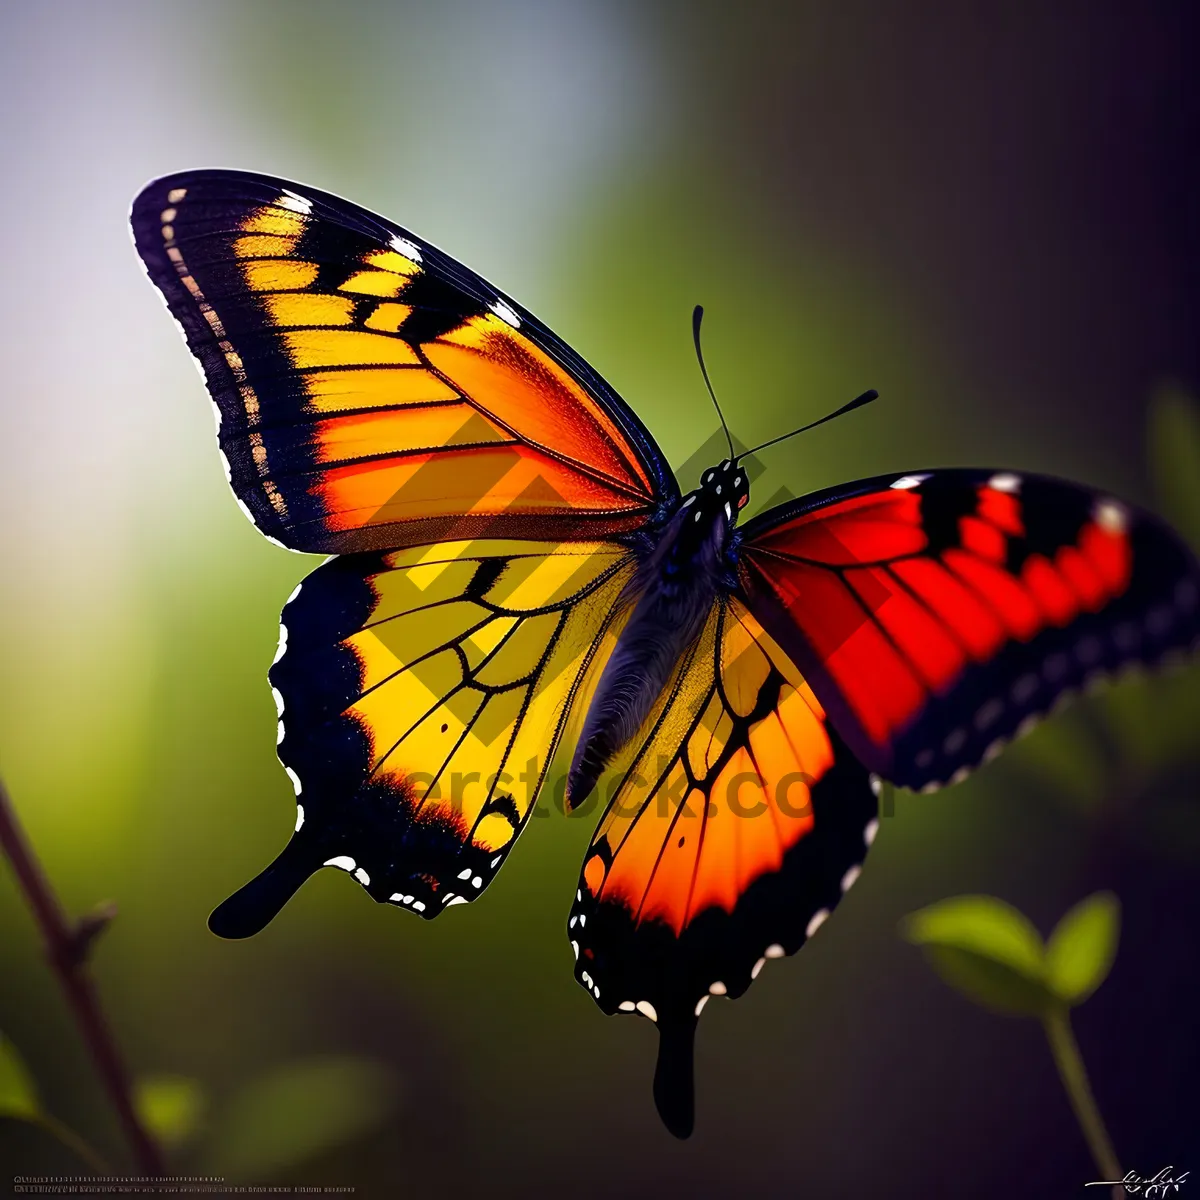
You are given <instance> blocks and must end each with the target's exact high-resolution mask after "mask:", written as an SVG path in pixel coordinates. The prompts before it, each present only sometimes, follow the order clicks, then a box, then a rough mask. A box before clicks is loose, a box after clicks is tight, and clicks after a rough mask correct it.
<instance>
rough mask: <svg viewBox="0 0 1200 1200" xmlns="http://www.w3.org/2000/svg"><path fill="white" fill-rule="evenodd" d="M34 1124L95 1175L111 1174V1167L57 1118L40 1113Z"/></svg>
mask: <svg viewBox="0 0 1200 1200" xmlns="http://www.w3.org/2000/svg"><path fill="white" fill-rule="evenodd" d="M36 1124H38V1125H40V1126H41V1127H42V1128H43V1129H44V1130H45V1131H46V1132H47V1133H49V1134H50V1135H51V1136H53V1137H55V1138H57V1139H58V1140H59V1141H60V1142H61V1143H62V1144H63V1145H64V1146H66V1148H67V1149H68V1150H70V1151H71V1152H72V1153H73V1154H74V1155H75V1156H76V1157H78V1158H80V1159H82V1160H83V1161H84V1162H85V1163H87V1165H88V1166H89V1167H91V1169H92V1170H93V1171H95V1173H96V1174H97V1175H111V1174H112V1167H111V1166H109V1164H108V1163H107V1162H105V1161H104V1159H103V1158H101V1157H100V1155H99V1154H97V1153H96V1151H95V1150H93V1149H92V1147H91V1146H89V1145H88V1143H87V1142H85V1141H84V1140H83V1138H81V1137H80V1136H79V1134H77V1133H76V1132H75V1130H73V1129H72V1128H71V1127H70V1126H69V1125H64V1124H63V1123H62V1121H60V1120H59V1119H58V1118H57V1117H52V1116H51V1115H50V1114H49V1113H42V1114H41V1115H40V1116H39V1117H38V1118H37V1121H36Z"/></svg>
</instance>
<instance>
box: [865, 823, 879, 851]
mask: <svg viewBox="0 0 1200 1200" xmlns="http://www.w3.org/2000/svg"><path fill="white" fill-rule="evenodd" d="M878 833H879V818H878V817H872V818H871V820H869V821H868V822H867V827H866V829H864V830H863V842H864V843H865V844H866V845H868V846H870V845H871V844H872V843H873V842H874V841H875V836H876V835H877V834H878Z"/></svg>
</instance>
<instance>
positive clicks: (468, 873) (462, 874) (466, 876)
mask: <svg viewBox="0 0 1200 1200" xmlns="http://www.w3.org/2000/svg"><path fill="white" fill-rule="evenodd" d="M458 877H459V879H470V878H471V868H470V867H467V869H466V870H465V871H459V873H458Z"/></svg>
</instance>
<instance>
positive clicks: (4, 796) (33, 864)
mask: <svg viewBox="0 0 1200 1200" xmlns="http://www.w3.org/2000/svg"><path fill="white" fill-rule="evenodd" d="M0 849H2V850H3V851H4V853H5V854H6V855H7V856H8V859H9V861H10V862H11V863H12V866H13V871H14V873H15V874H16V877H17V883H18V884H19V885H20V888H21V891H22V892H23V893H24V895H25V900H26V902H27V903H28V905H29V907H30V909H31V910H32V912H33V915H34V919H35V920H36V921H37V923H38V927H39V928H40V930H41V933H42V941H43V943H44V944H45V950H46V957H47V958H48V959H49V960H50V965H51V966H52V967H53V968H54V973H55V974H56V975H57V976H58V982H59V985H60V986H61V987H62V990H63V993H64V994H65V995H66V998H67V1002H68V1004H69V1005H70V1007H71V1011H72V1013H73V1014H74V1016H75V1023H76V1024H77V1025H78V1027H79V1032H80V1034H81V1035H82V1037H83V1040H84V1042H85V1043H86V1044H87V1047H88V1050H89V1051H90V1052H91V1055H92V1060H93V1062H94V1063H95V1065H96V1071H97V1073H98V1074H99V1076H100V1079H101V1081H102V1083H103V1084H104V1088H105V1091H107V1093H108V1099H109V1102H110V1103H111V1104H112V1106H113V1109H114V1110H115V1111H116V1114H117V1118H118V1120H119V1121H120V1123H121V1126H122V1128H123V1129H124V1131H125V1136H126V1138H127V1139H128V1141H129V1144H130V1147H131V1148H132V1150H133V1156H134V1160H135V1161H136V1163H137V1165H138V1170H139V1171H140V1172H141V1173H142V1174H143V1175H161V1174H163V1161H162V1155H161V1153H160V1151H159V1148H158V1146H157V1144H156V1143H155V1141H154V1139H153V1138H152V1137H150V1135H149V1134H148V1133H147V1132H146V1130H145V1128H144V1127H143V1125H142V1123H141V1121H140V1120H139V1118H138V1115H137V1111H136V1110H135V1109H134V1106H133V1098H132V1093H131V1091H130V1086H129V1076H128V1074H127V1072H126V1070H125V1064H124V1062H123V1061H122V1059H121V1055H120V1052H119V1051H118V1050H117V1045H116V1042H115V1041H114V1040H113V1036H112V1032H111V1030H110V1029H109V1027H108V1022H107V1021H106V1020H105V1019H104V1014H103V1012H102V1011H101V1009H100V1000H99V996H98V995H97V992H96V985H95V983H94V982H93V980H92V977H91V973H90V972H89V971H88V969H87V965H86V963H85V962H83V961H82V955H81V954H80V948H79V942H78V939H77V937H76V930H75V928H74V927H73V926H72V924H71V922H70V921H69V920H68V919H67V916H66V914H65V913H64V912H63V910H62V906H61V905H60V904H59V902H58V898H57V897H56V896H55V894H54V890H53V888H51V886H50V881H49V880H48V879H47V878H46V875H45V872H44V871H43V870H42V867H41V863H39V862H38V860H37V857H36V856H35V855H34V852H33V847H32V846H31V845H30V844H29V840H28V839H27V838H26V836H25V832H24V830H23V829H22V828H21V824H20V822H19V821H18V820H17V814H16V811H15V810H14V809H13V806H12V803H11V801H10V800H9V798H8V792H7V790H6V789H5V787H4V782H3V781H2V780H0ZM55 1132H58V1130H56V1131H55ZM60 1136H61V1135H60Z"/></svg>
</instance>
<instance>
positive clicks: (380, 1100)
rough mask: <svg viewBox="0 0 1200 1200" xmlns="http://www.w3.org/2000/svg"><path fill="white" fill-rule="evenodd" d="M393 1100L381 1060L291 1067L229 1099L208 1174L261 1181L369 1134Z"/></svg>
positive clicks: (323, 1060)
mask: <svg viewBox="0 0 1200 1200" xmlns="http://www.w3.org/2000/svg"><path fill="white" fill-rule="evenodd" d="M395 1096H396V1087H395V1081H394V1078H393V1077H392V1075H391V1073H390V1072H389V1071H388V1070H387V1069H386V1068H385V1067H383V1066H381V1065H380V1064H379V1063H375V1062H370V1061H368V1060H366V1059H358V1058H348V1057H329V1058H318V1059H308V1060H305V1061H302V1062H295V1063H289V1064H287V1065H286V1066H283V1067H279V1068H276V1069H275V1070H273V1071H269V1072H268V1073H266V1074H264V1075H261V1076H259V1078H257V1079H255V1080H253V1081H252V1082H251V1083H249V1084H248V1085H247V1086H246V1087H245V1088H243V1089H242V1090H241V1091H240V1092H238V1093H237V1094H235V1095H234V1097H233V1098H232V1100H231V1101H230V1103H229V1104H228V1105H227V1106H226V1108H225V1110H224V1111H223V1112H222V1114H221V1118H220V1122H219V1124H218V1127H217V1128H216V1129H215V1130H214V1134H213V1138H212V1141H211V1143H210V1146H209V1149H208V1151H207V1153H206V1159H207V1161H208V1164H209V1166H210V1167H211V1169H212V1170H213V1171H219V1172H221V1173H223V1174H226V1175H232V1176H237V1177H249V1176H258V1177H260V1178H263V1177H266V1176H267V1175H268V1174H270V1173H271V1172H274V1171H279V1170H281V1169H283V1168H285V1167H291V1166H295V1165H296V1164H298V1163H303V1162H305V1161H306V1160H308V1159H310V1158H315V1157H316V1156H317V1155H319V1154H321V1153H323V1152H325V1151H327V1150H332V1149H334V1148H335V1147H338V1146H343V1145H346V1144H347V1143H350V1142H353V1141H356V1140H358V1139H359V1138H361V1137H363V1136H365V1135H366V1134H368V1133H370V1132H371V1131H372V1130H374V1129H375V1128H377V1127H378V1126H379V1125H380V1124H381V1123H382V1121H383V1120H384V1119H385V1118H386V1117H387V1115H388V1113H389V1112H390V1111H391V1109H392V1107H393V1105H394V1103H395Z"/></svg>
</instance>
